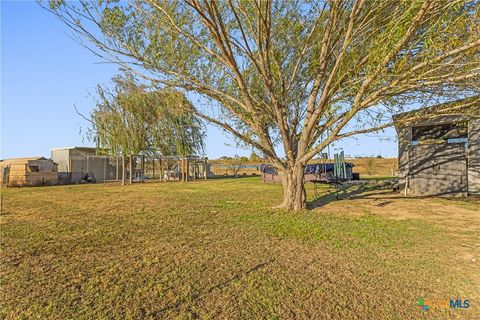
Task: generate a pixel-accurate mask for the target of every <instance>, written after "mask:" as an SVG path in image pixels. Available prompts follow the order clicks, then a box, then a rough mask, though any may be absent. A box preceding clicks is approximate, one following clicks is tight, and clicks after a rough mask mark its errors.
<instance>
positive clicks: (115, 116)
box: [90, 75, 205, 156]
mask: <svg viewBox="0 0 480 320" xmlns="http://www.w3.org/2000/svg"><path fill="white" fill-rule="evenodd" d="M113 81H114V83H115V87H114V89H113V90H109V89H107V88H105V87H104V86H101V85H99V86H98V87H97V94H98V100H97V104H96V106H95V108H94V110H93V111H92V113H91V123H92V129H91V130H90V138H91V139H92V140H94V141H95V142H96V144H97V147H98V148H100V149H108V150H109V152H110V153H114V154H146V155H159V154H160V155H165V156H171V155H178V156H187V155H195V154H201V153H202V152H203V149H204V143H203V139H204V136H205V133H204V130H203V125H202V122H201V120H200V119H198V118H197V117H196V116H195V115H193V114H192V113H190V112H188V110H189V109H191V108H193V106H192V105H191V103H190V102H189V101H188V100H187V98H186V97H185V96H184V95H183V94H182V93H180V92H177V91H173V90H161V91H148V90H147V88H146V87H145V86H143V85H139V84H137V83H136V82H135V81H134V79H133V77H132V76H129V75H127V76H125V77H123V76H117V77H115V78H114V79H113Z"/></svg>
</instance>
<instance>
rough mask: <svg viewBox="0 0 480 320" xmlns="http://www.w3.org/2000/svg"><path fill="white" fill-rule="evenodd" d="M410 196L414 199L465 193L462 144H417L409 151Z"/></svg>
mask: <svg viewBox="0 0 480 320" xmlns="http://www.w3.org/2000/svg"><path fill="white" fill-rule="evenodd" d="M409 185H410V193H411V194H412V195H417V196H434V195H435V196H464V195H466V194H467V189H468V188H467V186H468V181H467V152H466V146H465V143H444V144H421V145H414V146H411V148H410V168H409Z"/></svg>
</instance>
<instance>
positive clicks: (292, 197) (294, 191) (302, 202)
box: [279, 165, 307, 211]
mask: <svg viewBox="0 0 480 320" xmlns="http://www.w3.org/2000/svg"><path fill="white" fill-rule="evenodd" d="M304 169H305V166H303V165H296V166H295V167H293V168H287V169H286V170H284V171H281V172H280V176H281V178H282V184H283V202H282V204H281V205H280V206H279V208H284V209H287V210H293V211H300V210H304V209H305V208H306V204H307V196H306V192H305V184H304V182H303V178H304V174H305V173H304Z"/></svg>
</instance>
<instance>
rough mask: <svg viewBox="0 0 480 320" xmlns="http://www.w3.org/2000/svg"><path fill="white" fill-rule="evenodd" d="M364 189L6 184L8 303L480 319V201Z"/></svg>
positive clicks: (165, 313)
mask: <svg viewBox="0 0 480 320" xmlns="http://www.w3.org/2000/svg"><path fill="white" fill-rule="evenodd" d="M365 190H366V191H365V192H360V190H358V191H357V192H355V191H356V190H353V189H352V190H351V191H352V193H351V195H350V197H349V198H347V199H346V200H341V201H331V200H332V195H330V196H327V195H328V194H329V193H331V192H332V190H331V189H329V188H323V189H322V191H321V192H322V194H321V196H323V197H322V198H321V199H319V200H318V201H317V202H314V203H312V204H311V206H312V207H316V208H315V209H312V210H309V211H305V212H302V213H291V212H285V211H281V210H275V209H271V207H272V206H273V205H275V204H276V203H278V202H280V199H281V192H282V188H281V186H280V185H273V184H263V183H261V182H260V181H259V178H258V177H257V178H240V179H217V180H211V181H198V182H192V183H163V184H161V183H145V184H135V185H132V186H126V187H121V186H118V185H101V184H99V185H74V186H58V187H45V188H18V189H5V190H2V193H3V195H4V204H3V211H4V212H3V213H2V215H1V218H0V219H1V220H0V221H1V254H2V256H1V262H0V264H1V265H0V276H1V280H0V281H1V283H0V285H1V313H0V317H1V318H5V319H191V318H201V319H210V318H220V319H260V318H261V319H423V318H425V319H446V318H448V319H475V317H477V319H478V318H479V316H478V315H479V314H480V264H479V261H480V243H479V242H480V240H479V230H480V213H479V212H480V202H479V201H478V200H459V199H409V198H401V197H400V196H398V195H396V194H390V193H388V192H384V191H381V190H380V191H379V190H378V189H377V188H367V189H365ZM309 194H310V195H312V194H313V193H312V190H311V188H310V186H309ZM419 297H423V298H425V299H426V300H428V299H433V300H439V299H443V300H445V299H450V298H454V297H458V298H461V299H462V300H463V299H468V300H470V308H469V309H465V310H455V309H450V308H443V307H434V306H432V308H431V310H429V311H428V312H424V311H422V310H420V309H419V307H418V306H417V301H418V299H419Z"/></svg>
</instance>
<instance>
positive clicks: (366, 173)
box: [209, 158, 398, 179]
mask: <svg viewBox="0 0 480 320" xmlns="http://www.w3.org/2000/svg"><path fill="white" fill-rule="evenodd" d="M209 161H210V163H211V164H212V166H211V168H210V169H211V171H212V173H213V174H215V175H218V176H224V175H230V176H233V174H234V172H233V170H232V169H230V168H228V167H225V165H229V163H228V162H225V161H222V160H209ZM327 161H328V162H332V163H333V159H330V160H327ZM345 161H346V162H351V163H353V164H354V165H355V167H354V168H353V172H356V173H359V174H360V177H361V178H362V179H363V178H365V177H392V169H393V172H394V173H395V175H396V174H397V171H398V160H397V158H355V159H351V158H349V159H346V160H345ZM317 162H319V160H312V161H311V163H317ZM259 163H261V161H252V162H249V163H246V164H247V165H248V164H259ZM260 173H261V172H260V171H259V170H257V169H256V168H249V167H248V168H241V169H240V170H239V171H238V174H239V175H243V174H245V175H248V176H250V175H252V174H257V175H260Z"/></svg>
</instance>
